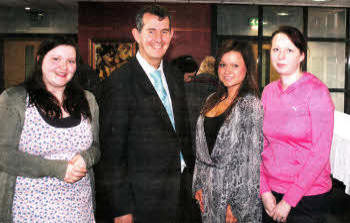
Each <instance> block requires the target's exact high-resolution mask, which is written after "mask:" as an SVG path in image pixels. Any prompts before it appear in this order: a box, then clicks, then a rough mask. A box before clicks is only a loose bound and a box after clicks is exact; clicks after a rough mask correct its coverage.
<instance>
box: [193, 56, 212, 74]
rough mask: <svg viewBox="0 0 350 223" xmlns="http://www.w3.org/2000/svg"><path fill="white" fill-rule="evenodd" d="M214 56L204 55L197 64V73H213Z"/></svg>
mask: <svg viewBox="0 0 350 223" xmlns="http://www.w3.org/2000/svg"><path fill="white" fill-rule="evenodd" d="M214 66H215V58H214V57H213V56H206V57H205V58H204V59H203V60H202V62H201V65H200V66H199V70H198V72H197V74H201V73H208V74H212V75H215V68H214Z"/></svg>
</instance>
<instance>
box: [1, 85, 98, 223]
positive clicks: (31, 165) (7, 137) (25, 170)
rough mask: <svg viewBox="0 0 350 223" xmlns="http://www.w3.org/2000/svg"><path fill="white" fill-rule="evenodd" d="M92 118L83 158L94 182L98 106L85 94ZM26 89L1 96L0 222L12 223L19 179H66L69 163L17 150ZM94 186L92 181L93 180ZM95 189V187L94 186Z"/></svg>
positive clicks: (6, 91) (12, 89)
mask: <svg viewBox="0 0 350 223" xmlns="http://www.w3.org/2000/svg"><path fill="white" fill-rule="evenodd" d="M85 94H86V98H87V100H88V103H89V106H90V111H91V115H92V121H91V126H92V131H93V143H92V145H91V147H90V148H89V149H88V150H86V151H83V152H82V153H81V154H80V155H81V156H82V157H83V158H84V160H85V163H86V166H87V168H88V169H89V173H90V174H91V176H92V177H91V179H93V172H92V168H91V167H92V166H93V165H94V164H96V163H97V161H98V160H99V158H100V150H99V138H98V134H99V124H98V116H99V110H98V105H97V103H96V101H95V98H94V96H93V95H92V94H91V93H90V92H88V91H85ZM26 96H27V94H26V90H25V89H24V87H20V86H18V87H12V88H9V89H7V90H5V91H4V92H3V93H2V94H1V95H0V222H1V223H12V202H13V196H14V190H15V186H16V178H17V176H24V177H31V178H40V177H44V176H50V177H56V178H58V179H61V180H63V178H64V176H65V174H66V169H67V165H68V161H64V160H48V159H44V158H41V157H40V156H35V155H31V154H29V153H25V152H21V151H19V150H18V144H19V141H20V137H21V132H22V128H23V124H24V118H25V110H26ZM91 183H92V187H93V184H94V182H93V180H92V182H91ZM93 188H94V187H93Z"/></svg>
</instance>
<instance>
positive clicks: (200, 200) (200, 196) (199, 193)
mask: <svg viewBox="0 0 350 223" xmlns="http://www.w3.org/2000/svg"><path fill="white" fill-rule="evenodd" d="M194 198H196V200H197V201H198V203H199V208H200V209H201V212H202V213H203V212H204V205H203V190H202V189H199V190H197V192H196V194H195V196H194Z"/></svg>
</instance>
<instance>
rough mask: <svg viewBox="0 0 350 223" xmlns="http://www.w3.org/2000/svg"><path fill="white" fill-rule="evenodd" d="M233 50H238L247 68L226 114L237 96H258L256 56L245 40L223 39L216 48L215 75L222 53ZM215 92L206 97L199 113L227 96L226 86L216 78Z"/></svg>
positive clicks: (206, 110)
mask: <svg viewBox="0 0 350 223" xmlns="http://www.w3.org/2000/svg"><path fill="white" fill-rule="evenodd" d="M230 51H235V52H239V53H240V54H241V55H242V57H243V60H244V63H245V66H246V68H247V73H246V76H245V78H244V80H243V82H242V84H241V85H240V87H239V89H238V94H237V97H236V98H235V100H234V101H233V102H232V103H231V105H230V106H229V108H228V109H227V110H226V112H225V113H226V115H228V114H230V111H231V110H232V108H233V106H234V105H235V104H236V102H237V101H238V99H239V98H241V97H243V96H245V95H247V94H252V95H255V96H257V97H258V96H259V90H258V84H257V70H256V58H255V56H254V53H253V49H252V46H251V44H249V43H248V42H246V41H235V40H227V41H225V42H224V43H223V44H222V46H221V48H220V49H219V50H218V53H217V56H216V59H215V67H214V68H215V75H217V76H219V75H218V68H219V64H220V62H221V59H222V57H223V56H224V54H226V53H228V52H230ZM217 86H218V87H217V90H216V92H215V93H214V94H213V95H212V96H211V97H210V98H208V100H207V101H206V102H205V104H204V106H203V108H202V111H201V114H203V115H205V114H206V113H207V112H209V111H210V110H211V109H213V108H214V107H215V105H217V104H218V103H220V102H221V101H223V100H225V99H226V98H227V96H228V92H227V88H226V87H225V85H224V84H223V83H222V82H221V81H220V79H219V78H218V85H217Z"/></svg>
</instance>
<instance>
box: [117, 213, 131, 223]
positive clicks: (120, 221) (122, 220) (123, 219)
mask: <svg viewBox="0 0 350 223" xmlns="http://www.w3.org/2000/svg"><path fill="white" fill-rule="evenodd" d="M114 223H134V219H133V217H132V214H127V215H123V216H120V217H117V218H114Z"/></svg>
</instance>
